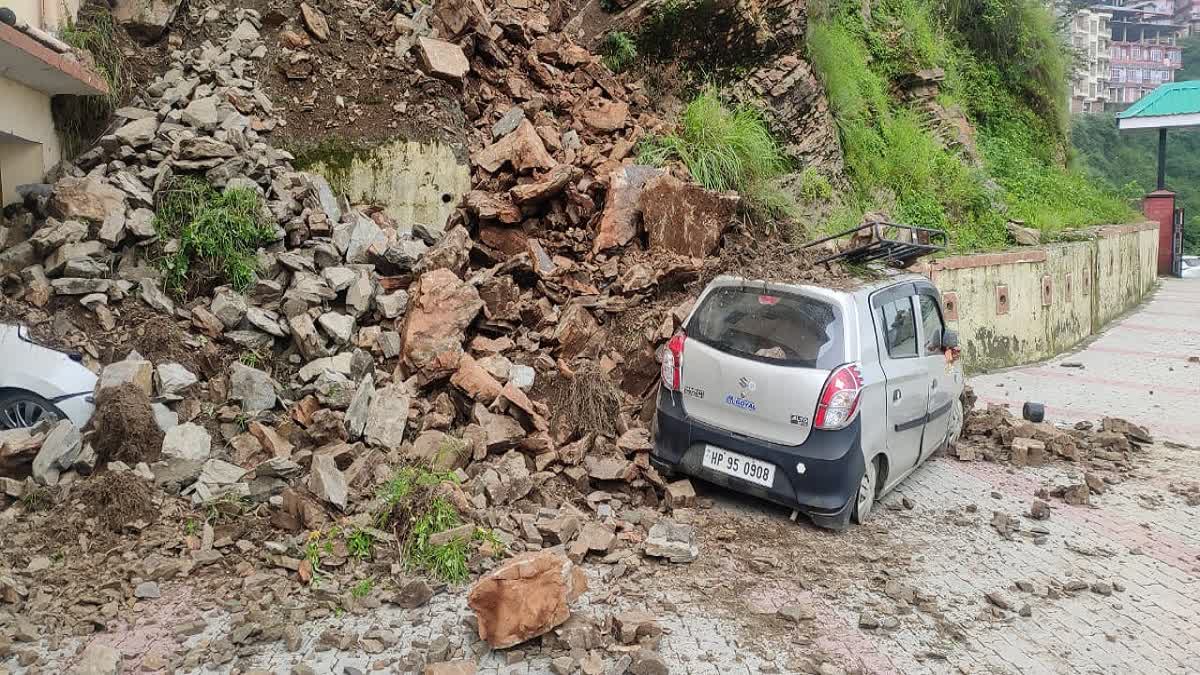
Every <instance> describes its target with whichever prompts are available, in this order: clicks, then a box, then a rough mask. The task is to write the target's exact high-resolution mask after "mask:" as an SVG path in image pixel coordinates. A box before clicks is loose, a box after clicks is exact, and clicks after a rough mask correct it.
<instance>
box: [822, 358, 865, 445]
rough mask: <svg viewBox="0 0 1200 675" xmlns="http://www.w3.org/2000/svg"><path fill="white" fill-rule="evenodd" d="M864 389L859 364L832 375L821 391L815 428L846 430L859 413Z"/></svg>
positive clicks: (845, 367) (849, 364) (839, 369)
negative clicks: (859, 403) (859, 404)
mask: <svg viewBox="0 0 1200 675" xmlns="http://www.w3.org/2000/svg"><path fill="white" fill-rule="evenodd" d="M862 388H863V381H862V371H860V370H859V368H858V364H857V363H848V364H846V365H844V366H840V367H839V368H837V369H836V370H834V371H833V372H832V373H830V374H829V379H828V380H826V381H825V388H824V389H822V390H821V401H820V403H818V404H817V415H816V418H815V419H814V420H813V426H815V427H816V428H818V429H826V430H830V431H832V430H836V429H844V428H845V427H846V425H848V424H850V422H851V420H853V419H854V414H855V413H857V412H858V402H859V399H861V398H862Z"/></svg>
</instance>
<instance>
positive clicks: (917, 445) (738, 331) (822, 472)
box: [650, 275, 964, 529]
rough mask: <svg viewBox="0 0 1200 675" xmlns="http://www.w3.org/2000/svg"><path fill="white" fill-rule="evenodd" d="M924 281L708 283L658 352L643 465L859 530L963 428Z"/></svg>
mask: <svg viewBox="0 0 1200 675" xmlns="http://www.w3.org/2000/svg"><path fill="white" fill-rule="evenodd" d="M942 316H943V311H942V297H941V294H940V293H938V291H937V289H936V288H934V286H933V284H931V283H930V282H929V280H928V279H926V278H924V277H920V276H916V275H904V276H900V277H895V278H891V279H887V280H884V281H881V282H875V283H871V284H868V285H865V286H863V287H862V288H859V289H857V290H854V291H837V290H829V289H825V288H817V287H814V286H799V285H792V284H777V283H770V282H762V281H750V280H744V279H738V278H733V277H721V278H718V279H716V280H715V281H713V282H712V283H711V284H710V285H709V287H708V289H706V290H705V291H704V293H703V294H702V295H701V296H700V298H699V300H697V302H696V308H695V309H694V310H693V311H692V314H691V316H690V317H689V318H688V320H687V322H685V323H684V325H683V328H682V330H680V332H679V333H677V334H676V335H675V337H674V338H672V339H671V342H670V343H669V344H668V346H667V348H666V349H665V350H664V351H663V352H662V386H661V387H660V388H659V396H658V413H657V416H656V418H655V424H654V426H655V430H654V431H655V433H654V449H653V452H652V453H651V460H650V461H651V463H652V464H654V465H655V466H656V467H657V468H658V469H659V470H660V471H662V472H664V473H666V474H668V475H670V474H672V473H683V474H688V475H691V476H694V477H697V478H702V479H704V480H706V481H708V482H711V483H716V484H718V485H722V486H724V487H727V488H730V489H733V490H736V491H738V492H744V493H747V494H751V495H755V496H757V497H761V498H763V499H767V500H770V501H773V502H776V503H779V504H784V505H786V506H789V507H791V508H792V509H795V510H798V511H800V512H802V513H805V514H807V515H808V516H809V517H810V518H812V520H813V522H814V523H816V524H817V525H819V526H821V527H828V528H832V529H841V528H844V527H846V526H847V525H848V524H849V522H850V520H851V519H853V520H856V521H858V522H862V521H864V520H865V519H866V518H867V517H868V516H869V515H870V513H871V509H872V507H873V506H874V503H875V500H876V499H878V498H879V497H882V496H883V495H885V494H887V492H888V491H889V490H891V489H892V488H894V487H895V486H896V485H897V484H899V483H900V481H902V480H904V478H905V477H906V476H908V474H910V473H912V472H913V471H914V470H915V469H916V468H917V467H918V466H920V465H921V463H922V462H924V461H925V460H926V459H928V458H929V456H930V455H932V454H933V453H935V452H937V451H938V450H939V449H940V448H943V447H945V446H947V445H949V444H952V443H954V442H955V441H956V440H957V439H958V437H959V434H960V433H961V432H962V426H963V408H962V401H961V399H960V396H961V394H962V391H963V386H964V379H963V372H962V367H961V365H960V363H959V362H958V361H957V358H956V356H957V349H958V336H957V335H956V334H955V333H954V332H953V331H951V330H949V329H947V328H946V325H945V322H944V321H943V320H942Z"/></svg>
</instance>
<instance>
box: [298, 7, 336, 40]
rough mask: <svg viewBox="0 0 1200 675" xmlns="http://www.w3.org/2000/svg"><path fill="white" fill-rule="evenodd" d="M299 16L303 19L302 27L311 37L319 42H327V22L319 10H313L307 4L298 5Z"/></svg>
mask: <svg viewBox="0 0 1200 675" xmlns="http://www.w3.org/2000/svg"><path fill="white" fill-rule="evenodd" d="M300 16H301V18H303V19H304V27H305V28H307V29H308V32H309V33H312V36H313V37H315V38H316V39H318V40H320V41H321V42H329V22H328V21H326V20H325V15H324V14H322V13H321V10H319V9H314V8H313V7H311V6H309V4H308V3H307V2H302V3H300Z"/></svg>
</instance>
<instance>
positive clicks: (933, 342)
mask: <svg viewBox="0 0 1200 675" xmlns="http://www.w3.org/2000/svg"><path fill="white" fill-rule="evenodd" d="M919 297H920V299H921V327H922V328H924V329H925V330H924V334H925V355H926V356H934V355H940V354H941V353H942V333H944V332H945V330H946V326H945V324H943V323H942V312H941V310H940V309H939V308H938V303H937V300H935V299H934V298H933V296H932V295H921V296H919Z"/></svg>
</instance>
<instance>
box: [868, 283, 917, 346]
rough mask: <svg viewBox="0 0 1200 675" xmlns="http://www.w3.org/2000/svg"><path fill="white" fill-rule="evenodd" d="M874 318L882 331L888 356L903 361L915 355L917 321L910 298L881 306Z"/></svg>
mask: <svg viewBox="0 0 1200 675" xmlns="http://www.w3.org/2000/svg"><path fill="white" fill-rule="evenodd" d="M876 316H877V320H878V321H879V327H880V328H882V329H883V335H884V342H885V344H886V345H887V351H888V356H890V357H892V358H893V359H905V358H912V357H914V356H916V355H917V320H916V315H915V314H914V313H913V304H912V298H911V297H906V298H897V299H896V300H893V301H891V302H889V303H885V304H883V305H881V306H880V307H879V312H878V314H877V315H876Z"/></svg>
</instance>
